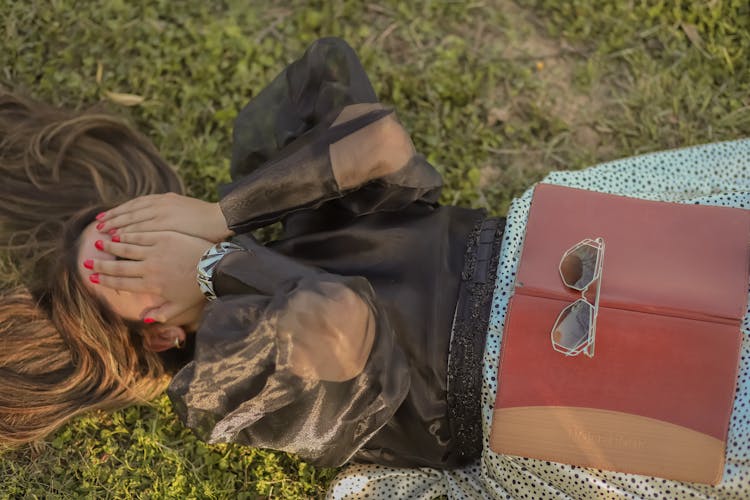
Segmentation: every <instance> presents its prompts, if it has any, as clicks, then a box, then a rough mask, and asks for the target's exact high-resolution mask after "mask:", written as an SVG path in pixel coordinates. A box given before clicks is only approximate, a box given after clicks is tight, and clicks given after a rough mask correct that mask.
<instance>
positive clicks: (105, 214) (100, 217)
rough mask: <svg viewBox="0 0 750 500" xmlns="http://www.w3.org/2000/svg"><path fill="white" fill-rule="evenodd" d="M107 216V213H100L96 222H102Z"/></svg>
mask: <svg viewBox="0 0 750 500" xmlns="http://www.w3.org/2000/svg"><path fill="white" fill-rule="evenodd" d="M106 216H107V212H99V213H98V214H96V220H102V219H103V218H104V217H106Z"/></svg>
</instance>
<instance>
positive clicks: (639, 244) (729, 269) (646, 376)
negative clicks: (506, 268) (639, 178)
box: [490, 184, 750, 484]
mask: <svg viewBox="0 0 750 500" xmlns="http://www.w3.org/2000/svg"><path fill="white" fill-rule="evenodd" d="M597 237H601V238H602V239H603V240H604V242H605V244H606V249H605V252H604V256H603V262H602V272H601V284H600V289H599V310H598V315H597V320H596V337H595V350H594V356H593V357H591V358H590V357H588V356H586V355H585V354H583V353H581V354H579V355H577V356H566V355H565V354H562V353H560V352H558V351H556V350H554V349H553V348H552V344H551V330H552V327H553V325H554V323H555V320H556V319H557V317H558V315H559V313H560V311H562V310H563V309H564V308H565V307H566V306H567V305H569V304H571V303H573V302H575V301H576V300H577V299H579V298H580V297H581V292H580V291H577V290H573V289H572V288H569V287H567V286H566V285H565V284H564V283H563V281H562V279H561V277H560V272H559V265H560V259H561V258H562V256H563V254H564V253H565V252H566V250H568V249H569V248H571V247H572V246H574V245H575V244H576V243H577V242H579V241H581V240H584V239H586V238H597ZM749 266H750V211H747V210H741V209H734V208H725V207H710V206H699V205H686V204H678V203H667V202H658V201H647V200H641V199H635V198H627V197H623V196H617V195H610V194H604V193H599V192H593V191H586V190H581V189H574V188H567V187H563V186H556V185H551V184H539V185H537V186H536V188H535V191H534V195H533V198H532V205H531V210H530V213H529V219H528V224H527V229H526V234H525V237H524V243H523V248H522V253H521V260H520V262H519V268H518V272H517V275H516V284H515V290H514V295H513V297H512V298H511V300H510V303H509V308H508V313H507V317H506V324H505V330H504V334H503V345H502V351H501V357H500V364H499V367H498V393H497V399H496V402H495V410H494V415H493V423H492V431H491V439H490V441H491V448H492V449H493V450H494V451H495V452H498V453H504V454H510V455H519V456H526V457H531V458H539V459H544V460H551V461H557V462H563V463H569V464H573V465H580V466H586V467H595V468H600V469H607V470H615V471H620V472H630V473H637V474H645V475H652V476H657V477H664V478H670V479H677V480H681V481H692V482H702V483H708V484H716V483H718V482H719V481H720V480H721V473H722V470H723V463H724V450H725V448H726V435H727V430H728V425H729V417H730V413H731V410H732V403H733V397H734V390H735V384H736V377H737V366H738V360H739V352H740V343H741V338H740V322H741V319H742V317H743V316H744V312H745V307H746V302H747V285H748V272H749V271H748V269H749ZM591 294H592V291H588V292H587V293H586V297H587V298H589V299H591V300H593V299H592V297H591Z"/></svg>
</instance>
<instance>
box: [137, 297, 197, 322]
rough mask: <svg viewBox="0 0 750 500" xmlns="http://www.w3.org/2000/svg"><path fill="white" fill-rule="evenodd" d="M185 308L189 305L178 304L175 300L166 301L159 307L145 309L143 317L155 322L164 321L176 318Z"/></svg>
mask: <svg viewBox="0 0 750 500" xmlns="http://www.w3.org/2000/svg"><path fill="white" fill-rule="evenodd" d="M187 309H189V307H185V306H184V305H180V304H177V303H175V302H167V303H166V304H164V305H162V306H161V307H157V308H155V309H151V310H149V311H147V312H146V313H145V314H144V319H145V318H150V319H152V320H153V321H154V322H156V323H166V322H167V321H169V320H171V319H172V318H176V317H177V316H179V315H180V314H182V313H183V312H185V311H186V310H187ZM149 322H151V321H149Z"/></svg>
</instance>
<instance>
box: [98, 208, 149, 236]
mask: <svg viewBox="0 0 750 500" xmlns="http://www.w3.org/2000/svg"><path fill="white" fill-rule="evenodd" d="M155 217H156V215H155V214H154V213H153V212H152V211H150V210H134V211H132V212H127V213H124V214H122V215H117V216H115V217H111V218H108V219H107V220H103V221H101V222H99V223H98V224H97V225H96V229H97V230H98V231H99V232H102V233H108V232H110V231H112V230H116V229H124V228H127V229H128V230H129V231H131V232H134V231H138V229H137V228H135V226H136V225H137V224H139V223H143V222H147V221H150V220H153V219H154V218H155Z"/></svg>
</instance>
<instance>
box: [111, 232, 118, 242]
mask: <svg viewBox="0 0 750 500" xmlns="http://www.w3.org/2000/svg"><path fill="white" fill-rule="evenodd" d="M112 241H114V242H115V243H120V237H119V236H117V235H116V234H115V235H114V236H112Z"/></svg>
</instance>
